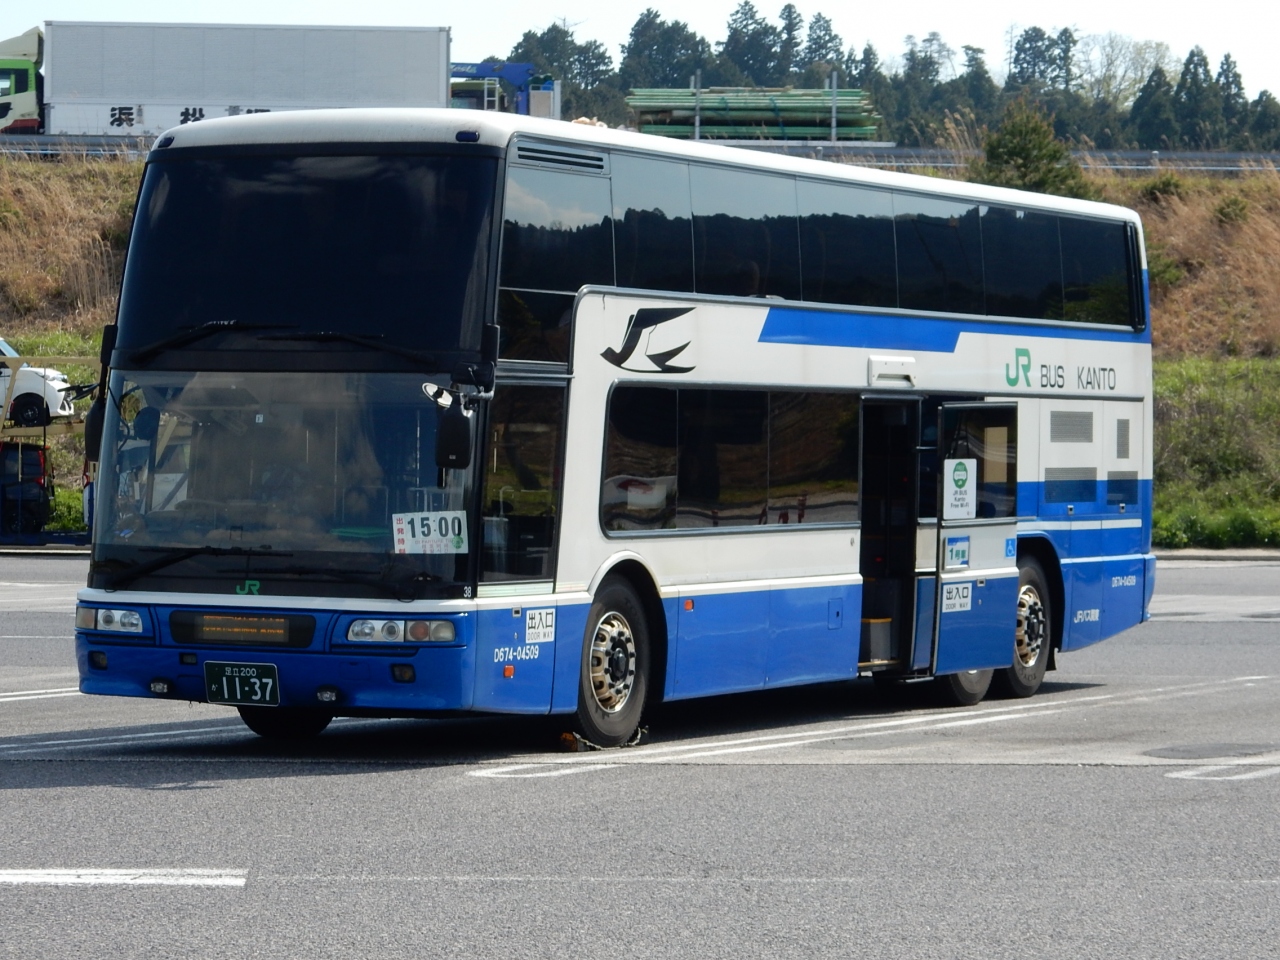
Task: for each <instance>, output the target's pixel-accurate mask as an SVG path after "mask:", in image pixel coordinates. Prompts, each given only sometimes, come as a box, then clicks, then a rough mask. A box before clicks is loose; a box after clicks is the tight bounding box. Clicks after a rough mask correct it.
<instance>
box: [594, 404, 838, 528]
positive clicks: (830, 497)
mask: <svg viewBox="0 0 1280 960" xmlns="http://www.w3.org/2000/svg"><path fill="white" fill-rule="evenodd" d="M858 414H859V406H858V398H857V397H856V396H853V395H850V394H843V393H811V392H799V391H796V392H782V391H764V390H708V389H698V388H679V389H674V388H668V387H648V386H620V387H618V388H617V389H615V390H614V392H613V395H612V397H611V399H610V404H609V414H608V424H607V435H606V441H605V476H604V483H603V487H602V490H601V504H600V515H601V524H602V525H603V527H604V529H605V530H609V531H619V532H620V531H628V530H689V529H700V528H713V527H741V526H764V525H781V524H798V523H806V524H811V525H812V524H815V523H851V522H856V521H857V519H858Z"/></svg>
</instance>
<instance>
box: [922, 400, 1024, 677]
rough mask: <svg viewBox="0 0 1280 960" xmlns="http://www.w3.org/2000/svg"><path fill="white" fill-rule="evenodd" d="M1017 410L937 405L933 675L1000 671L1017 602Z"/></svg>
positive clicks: (1009, 649)
mask: <svg viewBox="0 0 1280 960" xmlns="http://www.w3.org/2000/svg"><path fill="white" fill-rule="evenodd" d="M1017 429H1018V406H1017V404H1016V403H944V404H942V405H941V406H940V407H939V408H938V468H939V469H938V497H939V499H938V540H937V557H938V559H937V569H938V571H939V576H938V578H937V581H936V586H935V590H936V593H935V605H934V642H933V658H932V659H933V664H932V666H933V672H934V673H936V674H948V673H959V672H961V671H963V670H983V669H986V668H989V667H1007V666H1008V665H1009V664H1010V663H1012V662H1013V635H1014V629H1015V625H1016V620H1017V602H1018V511H1017V492H1018V483H1017V480H1018V469H1017V466H1018V463H1017V449H1018V438H1017Z"/></svg>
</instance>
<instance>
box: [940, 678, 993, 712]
mask: <svg viewBox="0 0 1280 960" xmlns="http://www.w3.org/2000/svg"><path fill="white" fill-rule="evenodd" d="M994 672H995V671H994V670H965V671H963V672H962V673H948V674H947V675H946V676H942V677H938V678H936V679H935V680H934V681H933V682H934V685H935V689H936V690H937V693H938V699H939V700H941V701H942V704H943V705H944V706H948V707H972V706H973V705H974V704H975V703H981V702H982V698H983V697H985V696H986V695H987V688H988V687H990V686H991V675H992V674H993V673H994Z"/></svg>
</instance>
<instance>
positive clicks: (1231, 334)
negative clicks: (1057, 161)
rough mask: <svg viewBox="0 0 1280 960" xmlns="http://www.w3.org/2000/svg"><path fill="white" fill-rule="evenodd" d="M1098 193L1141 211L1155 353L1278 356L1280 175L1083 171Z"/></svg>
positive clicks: (1268, 170) (1271, 170) (1268, 171)
mask: <svg viewBox="0 0 1280 960" xmlns="http://www.w3.org/2000/svg"><path fill="white" fill-rule="evenodd" d="M1090 180H1091V181H1093V182H1094V184H1095V185H1097V186H1098V188H1099V189H1100V191H1101V192H1102V194H1103V196H1104V198H1105V199H1107V200H1110V201H1111V202H1114V203H1121V204H1123V205H1125V206H1129V207H1133V208H1135V209H1136V210H1138V212H1139V213H1140V214H1141V215H1142V219H1143V224H1144V227H1145V230H1146V239H1147V256H1148V260H1149V265H1150V268H1151V281H1152V284H1151V286H1152V290H1151V301H1152V315H1153V316H1152V339H1153V342H1154V344H1155V349H1156V355H1157V356H1159V357H1183V356H1200V357H1224V356H1230V357H1273V356H1277V355H1280V174H1277V172H1276V170H1275V169H1274V168H1272V167H1267V168H1260V169H1257V170H1253V171H1250V172H1249V173H1247V174H1245V175H1244V176H1241V177H1233V178H1209V177H1191V176H1183V175H1179V174H1176V173H1164V174H1160V175H1159V176H1156V177H1148V178H1144V179H1130V178H1122V177H1118V176H1114V175H1104V174H1100V173H1093V174H1091V175H1090Z"/></svg>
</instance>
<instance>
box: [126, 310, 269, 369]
mask: <svg viewBox="0 0 1280 960" xmlns="http://www.w3.org/2000/svg"><path fill="white" fill-rule="evenodd" d="M282 326H284V324H280V323H241V322H240V321H239V320H210V321H209V322H208V323H202V324H200V326H198V327H192V328H191V329H190V330H183V331H182V332H181V333H175V334H174V335H173V336H170V337H165V338H164V339H162V340H157V341H156V342H155V343H149V344H147V345H146V346H145V347H138V348H137V349H136V350H130V351H129V362H130V363H146V362H147V361H148V360H151V359H153V358H155V357H157V356H159V355H160V354H162V353H164V352H165V351H166V350H177V349H178V348H179V347H185V346H187V345H188V344H192V343H195V342H197V341H198V340H203V339H204V338H205V337H211V336H213V335H214V334H215V333H225V332H226V331H229V330H236V331H242V330H279V329H280V328H281V327H282Z"/></svg>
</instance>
